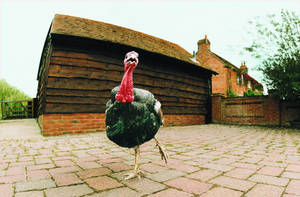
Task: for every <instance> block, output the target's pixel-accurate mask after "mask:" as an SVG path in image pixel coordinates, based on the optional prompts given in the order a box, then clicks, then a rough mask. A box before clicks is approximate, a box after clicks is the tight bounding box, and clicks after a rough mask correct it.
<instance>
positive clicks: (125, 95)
mask: <svg viewBox="0 0 300 197" xmlns="http://www.w3.org/2000/svg"><path fill="white" fill-rule="evenodd" d="M133 70H134V68H133V67H129V68H127V69H126V70H125V73H124V76H123V79H122V82H121V85H120V88H119V91H118V93H117V94H116V97H115V99H116V100H117V101H120V102H122V103H126V102H132V101H133V100H134V96H133Z"/></svg>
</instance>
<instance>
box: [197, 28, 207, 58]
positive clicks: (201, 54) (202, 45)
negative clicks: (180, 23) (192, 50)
mask: <svg viewBox="0 0 300 197" xmlns="http://www.w3.org/2000/svg"><path fill="white" fill-rule="evenodd" d="M197 44H198V51H197V53H196V56H197V59H198V60H199V61H200V62H204V58H205V57H208V52H209V51H210V42H209V40H208V39H207V35H206V34H205V37H204V39H202V40H199V41H198V43H197Z"/></svg>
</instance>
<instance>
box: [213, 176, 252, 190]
mask: <svg viewBox="0 0 300 197" xmlns="http://www.w3.org/2000/svg"><path fill="white" fill-rule="evenodd" d="M209 182H210V183H213V184H217V185H220V186H224V187H229V188H231V189H236V190H240V191H247V190H249V189H250V188H251V187H253V185H254V184H255V183H253V182H250V181H245V180H240V179H236V178H231V177H226V176H219V177H217V178H215V179H212V180H210V181H209Z"/></svg>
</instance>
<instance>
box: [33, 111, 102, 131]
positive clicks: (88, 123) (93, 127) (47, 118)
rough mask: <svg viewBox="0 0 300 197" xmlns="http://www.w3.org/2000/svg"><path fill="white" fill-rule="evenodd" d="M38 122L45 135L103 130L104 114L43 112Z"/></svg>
mask: <svg viewBox="0 0 300 197" xmlns="http://www.w3.org/2000/svg"><path fill="white" fill-rule="evenodd" d="M38 123H39V125H40V128H41V131H42V134H43V135H45V136H53V135H63V134H68V133H69V134H73V133H87V132H96V131H103V130H105V114H104V113H74V114H43V115H41V116H39V117H38Z"/></svg>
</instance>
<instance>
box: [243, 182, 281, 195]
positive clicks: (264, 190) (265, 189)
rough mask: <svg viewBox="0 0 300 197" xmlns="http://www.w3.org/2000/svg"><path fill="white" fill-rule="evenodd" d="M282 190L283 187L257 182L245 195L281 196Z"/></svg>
mask: <svg viewBox="0 0 300 197" xmlns="http://www.w3.org/2000/svg"><path fill="white" fill-rule="evenodd" d="M283 190H284V188H283V187H278V186H273V185H264V184H258V185H255V187H254V188H252V189H251V190H250V191H249V192H248V193H247V194H246V195H245V197H281V194H282V192H283Z"/></svg>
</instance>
